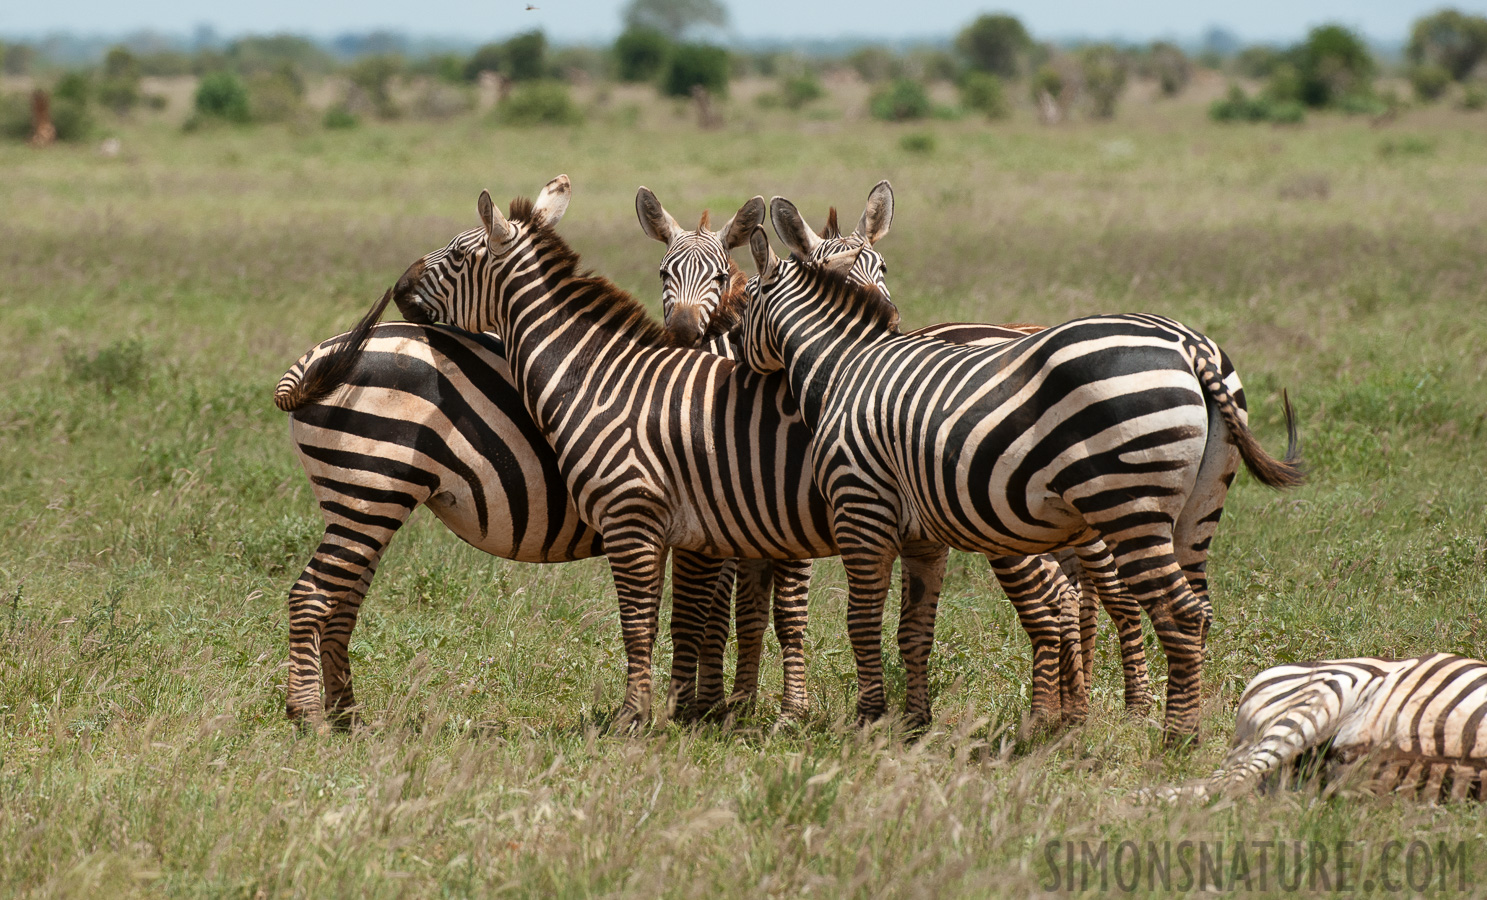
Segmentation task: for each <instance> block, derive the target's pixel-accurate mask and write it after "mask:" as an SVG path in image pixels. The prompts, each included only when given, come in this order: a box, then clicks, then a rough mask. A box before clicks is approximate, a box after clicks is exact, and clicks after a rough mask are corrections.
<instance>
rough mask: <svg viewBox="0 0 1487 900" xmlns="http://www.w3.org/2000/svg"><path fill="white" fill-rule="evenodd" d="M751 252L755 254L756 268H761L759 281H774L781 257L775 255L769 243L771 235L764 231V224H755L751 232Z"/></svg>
mask: <svg viewBox="0 0 1487 900" xmlns="http://www.w3.org/2000/svg"><path fill="white" fill-rule="evenodd" d="M749 252H750V253H752V254H753V256H754V268H756V269H758V270H759V283H760V284H764V283H766V282H769V281H772V280H773V279H774V273H775V269H776V268H778V267H779V264H780V258H779V257H778V256H775V255H774V248H773V247H771V246H770V245H769V235H767V234H765V233H764V226H763V225H755V226H754V230H753V231H752V232H750V234H749Z"/></svg>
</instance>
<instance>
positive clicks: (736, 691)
mask: <svg viewBox="0 0 1487 900" xmlns="http://www.w3.org/2000/svg"><path fill="white" fill-rule="evenodd" d="M773 580H774V562H773V561H771V560H767V559H746V560H739V562H738V588H737V593H736V594H735V596H734V605H733V609H734V616H735V617H736V619H737V622H736V623H735V624H736V626H737V630H738V664H737V666H736V667H735V668H734V671H733V691H732V693H730V694H729V695H728V709H729V711H730V712H746V711H748V710H750V709H752V708H753V707H754V704H755V703H756V702H757V701H758V699H759V665H760V660H761V659H762V657H763V655H764V632H765V631H766V630H767V629H768V627H769V586H770V583H771V582H772V581H773Z"/></svg>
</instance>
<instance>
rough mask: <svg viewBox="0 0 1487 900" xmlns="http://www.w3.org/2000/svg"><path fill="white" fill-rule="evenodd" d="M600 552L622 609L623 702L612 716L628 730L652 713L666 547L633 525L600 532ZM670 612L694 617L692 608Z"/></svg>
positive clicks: (620, 725)
mask: <svg viewBox="0 0 1487 900" xmlns="http://www.w3.org/2000/svg"><path fill="white" fill-rule="evenodd" d="M604 554H605V556H607V557H608V558H609V569H610V573H611V574H612V575H613V576H614V589H615V595H616V597H617V599H618V601H619V608H620V635H621V637H622V639H623V640H624V643H625V700H624V703H622V704H621V706H620V711H619V714H618V715H617V716H616V717H615V726H616V727H617V728H619V729H620V730H632V729H634V728H636V727H638V726H639V725H641V724H642V723H644V722H646V721H647V720H648V719H649V718H650V715H651V653H652V651H653V650H654V649H655V644H656V626H657V617H658V614H659V611H660V606H661V568H662V565H663V564H664V562H665V557H666V548H665V546H664V545H663V544H662V543H661V540H660V539H659V537H658V536H656V535H653V534H651V533H649V532H648V531H647V532H642V531H639V529H637V528H635V527H634V526H633V525H631V526H629V527H624V528H613V529H607V530H606V531H605V532H604ZM672 606H673V610H672V614H673V616H675V615H676V614H677V613H678V612H681V613H682V614H683V615H684V616H695V615H696V612H695V610H680V611H678V610H676V609H675V606H676V601H675V599H673V601H672Z"/></svg>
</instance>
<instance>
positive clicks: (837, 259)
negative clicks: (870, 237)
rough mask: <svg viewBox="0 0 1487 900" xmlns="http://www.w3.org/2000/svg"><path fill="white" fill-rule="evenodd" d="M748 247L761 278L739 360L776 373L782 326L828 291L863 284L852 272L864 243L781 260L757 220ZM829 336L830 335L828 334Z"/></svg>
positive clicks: (781, 359)
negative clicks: (825, 252)
mask: <svg viewBox="0 0 1487 900" xmlns="http://www.w3.org/2000/svg"><path fill="white" fill-rule="evenodd" d="M780 202H781V198H779V197H776V198H775V199H774V201H773V205H776V206H778V205H779V203H780ZM783 202H785V203H789V202H790V201H788V200H786V201H783ZM792 208H793V207H792ZM749 252H750V253H751V254H752V255H753V257H754V266H755V267H756V268H757V269H758V270H759V280H758V282H757V285H756V287H755V289H754V291H755V296H754V297H753V299H752V301H751V302H750V303H749V305H748V308H747V309H745V311H744V315H743V325H742V329H741V330H742V334H743V340H742V344H743V347H742V351H743V359H744V363H745V364H746V365H748V367H749V368H750V369H753V370H754V371H755V372H760V373H764V372H776V371H779V370H781V369H783V368H785V367H786V364H787V361H786V359H785V353H784V334H785V331H786V330H788V329H790V328H792V327H795V326H798V325H800V323H801V321H802V320H803V319H804V318H807V317H809V316H811V315H812V314H813V313H814V312H815V309H816V307H818V306H821V305H823V304H824V303H829V302H830V301H829V299H828V298H829V295H831V294H841V293H842V292H843V291H844V290H861V289H862V287H861V286H865V285H864V282H862V281H861V280H859V279H858V278H857V276H856V271H857V264H858V262H859V261H860V258H861V256H862V254H863V253H864V252H867V251H866V250H865V248H863V247H862V246H854V247H848V248H846V249H844V250H839V251H837V252H836V253H834V254H832V255H830V256H820V257H818V256H812V257H811V258H809V259H798V258H795V257H791V258H789V259H780V258H779V257H778V256H776V255H775V252H774V248H773V247H771V246H770V244H769V238H768V237H767V236H766V235H765V234H764V226H762V225H761V226H758V227H756V228H755V229H754V233H753V234H752V235H750V236H749ZM878 296H879V298H880V299H879V301H878V304H877V305H878V308H879V309H881V310H884V311H885V312H884V313H880V317H881V318H884V320H885V322H886V323H887V324H888V326H889V327H890V328H894V329H896V328H897V322H898V311H897V310H896V309H894V307H893V304H892V303H890V302H889V301H888V298H887V297H886V296H883V295H878ZM810 330H816V329H810ZM819 333H821V334H824V332H819ZM827 339H828V340H830V337H829V335H828V336H827Z"/></svg>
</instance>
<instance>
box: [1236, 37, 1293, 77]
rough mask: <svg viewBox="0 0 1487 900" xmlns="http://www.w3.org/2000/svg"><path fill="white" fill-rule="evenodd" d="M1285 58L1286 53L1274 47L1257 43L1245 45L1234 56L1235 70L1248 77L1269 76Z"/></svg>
mask: <svg viewBox="0 0 1487 900" xmlns="http://www.w3.org/2000/svg"><path fill="white" fill-rule="evenodd" d="M1285 59H1286V57H1285V54H1283V53H1281V52H1280V51H1279V50H1277V49H1275V48H1274V47H1267V46H1265V45H1264V44H1256V45H1255V46H1253V47H1245V48H1244V49H1243V50H1241V51H1239V54H1238V55H1237V56H1235V57H1234V71H1235V72H1237V73H1239V74H1240V75H1243V76H1244V77H1246V78H1269V77H1270V75H1271V73H1273V72H1274V71H1275V67H1276V66H1278V65H1280V64H1281V63H1283V62H1285Z"/></svg>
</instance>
